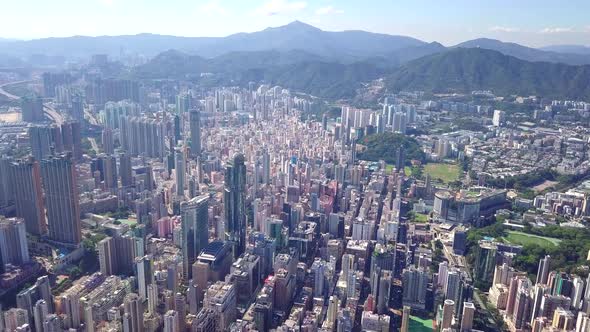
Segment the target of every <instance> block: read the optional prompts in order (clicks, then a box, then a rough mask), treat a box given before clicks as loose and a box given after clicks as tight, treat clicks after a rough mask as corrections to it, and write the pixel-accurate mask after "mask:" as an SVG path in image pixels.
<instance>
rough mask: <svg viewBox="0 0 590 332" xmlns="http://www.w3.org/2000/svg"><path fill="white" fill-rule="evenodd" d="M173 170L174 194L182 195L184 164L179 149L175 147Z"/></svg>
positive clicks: (184, 179)
mask: <svg viewBox="0 0 590 332" xmlns="http://www.w3.org/2000/svg"><path fill="white" fill-rule="evenodd" d="M174 162H175V164H174V171H175V173H176V195H177V196H178V197H184V186H185V184H186V164H185V161H184V154H183V153H182V150H181V149H176V152H175V154H174Z"/></svg>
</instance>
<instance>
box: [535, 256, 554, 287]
mask: <svg viewBox="0 0 590 332" xmlns="http://www.w3.org/2000/svg"><path fill="white" fill-rule="evenodd" d="M550 264H551V256H549V255H547V256H545V257H544V258H541V259H540V260H539V269H538V270H537V281H536V282H535V283H537V284H545V285H546V284H547V281H548V277H549V265H550Z"/></svg>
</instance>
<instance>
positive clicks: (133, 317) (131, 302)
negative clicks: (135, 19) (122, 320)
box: [123, 293, 143, 332]
mask: <svg viewBox="0 0 590 332" xmlns="http://www.w3.org/2000/svg"><path fill="white" fill-rule="evenodd" d="M123 305H124V309H125V315H126V316H128V317H129V318H128V319H126V323H127V324H124V326H128V327H129V331H130V332H142V331H143V302H142V301H141V299H140V298H139V295H137V294H135V293H129V294H127V295H126V296H125V300H124V301H123Z"/></svg>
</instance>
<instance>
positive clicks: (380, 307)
mask: <svg viewBox="0 0 590 332" xmlns="http://www.w3.org/2000/svg"><path fill="white" fill-rule="evenodd" d="M392 283H393V273H392V272H391V271H387V270H382V271H381V277H380V278H379V291H378V294H376V295H377V313H378V314H380V315H382V314H385V313H386V312H387V311H388V309H389V297H390V294H391V287H392Z"/></svg>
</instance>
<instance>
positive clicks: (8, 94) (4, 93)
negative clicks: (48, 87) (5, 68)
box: [0, 80, 33, 100]
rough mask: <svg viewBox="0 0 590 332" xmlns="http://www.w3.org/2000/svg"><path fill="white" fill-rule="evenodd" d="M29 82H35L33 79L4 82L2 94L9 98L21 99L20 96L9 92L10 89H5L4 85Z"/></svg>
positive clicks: (1, 86) (1, 87)
mask: <svg viewBox="0 0 590 332" xmlns="http://www.w3.org/2000/svg"><path fill="white" fill-rule="evenodd" d="M27 82H33V81H30V80H29V81H16V82H8V83H4V84H2V85H0V95H4V96H6V98H8V99H12V100H15V99H20V97H19V96H15V95H13V94H12V93H9V92H8V91H6V90H4V87H6V86H9V85H15V84H21V83H27Z"/></svg>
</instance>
